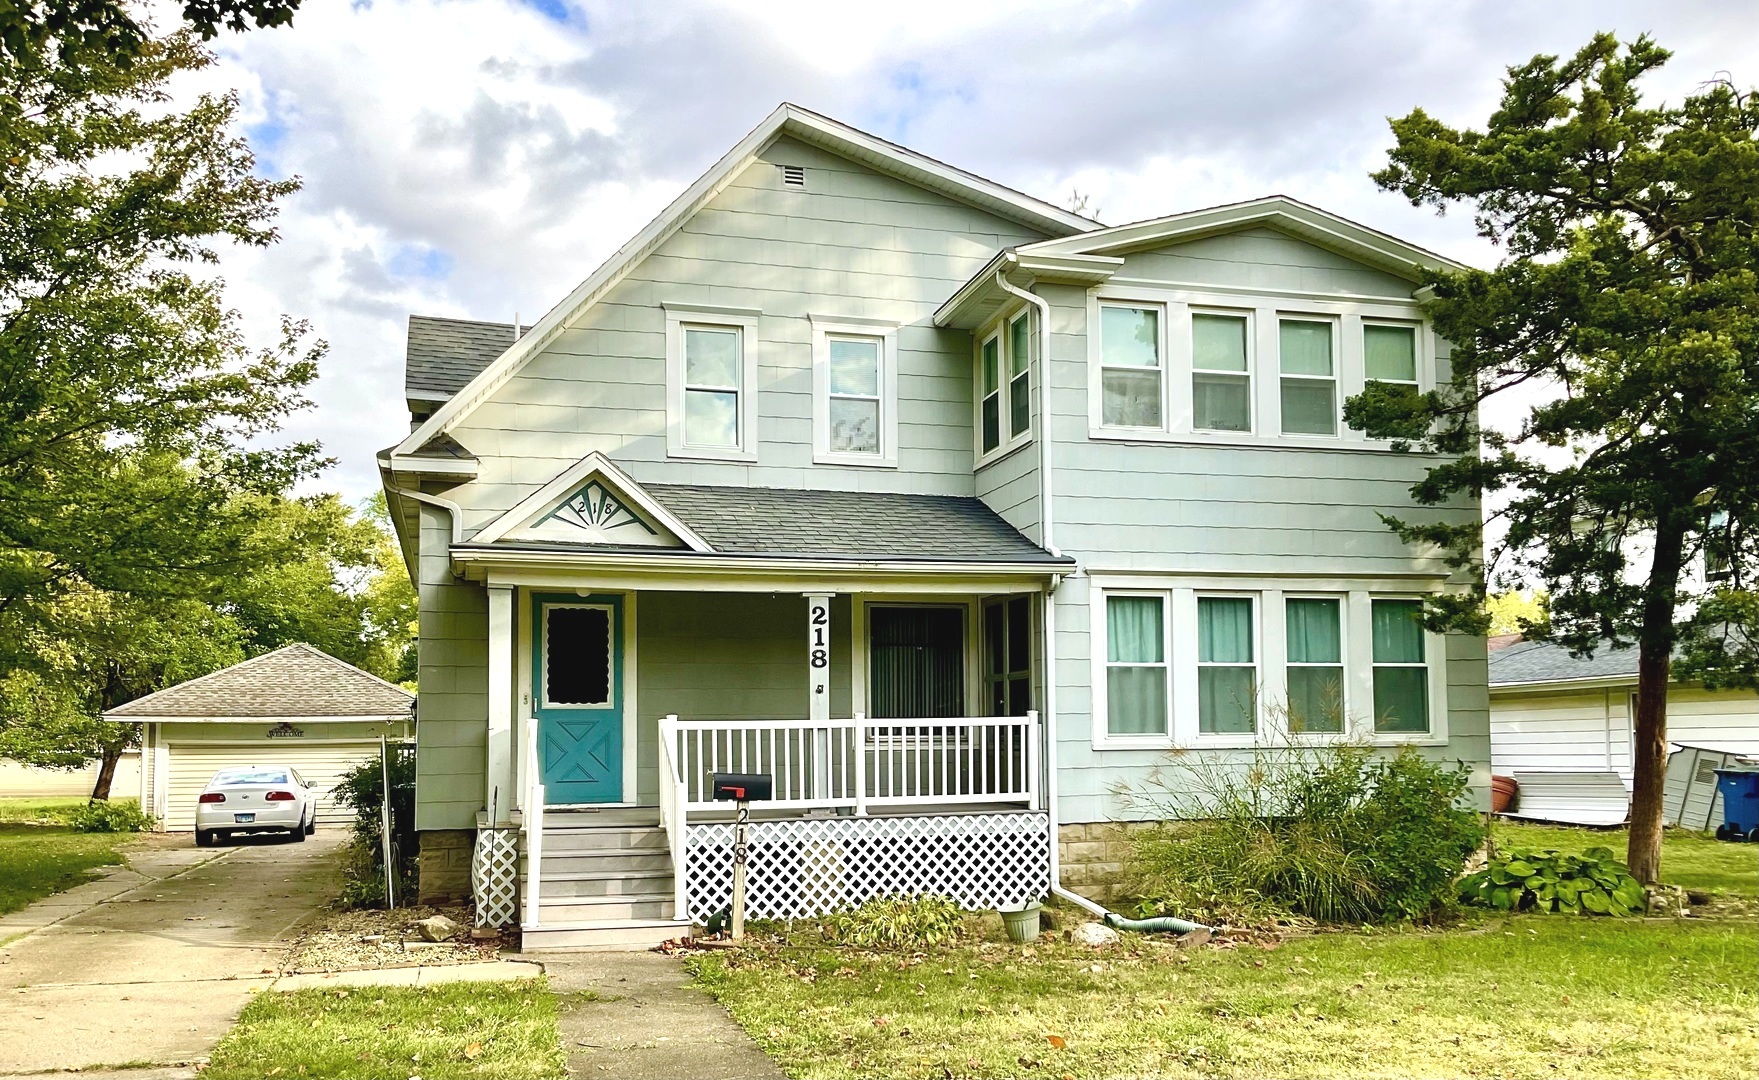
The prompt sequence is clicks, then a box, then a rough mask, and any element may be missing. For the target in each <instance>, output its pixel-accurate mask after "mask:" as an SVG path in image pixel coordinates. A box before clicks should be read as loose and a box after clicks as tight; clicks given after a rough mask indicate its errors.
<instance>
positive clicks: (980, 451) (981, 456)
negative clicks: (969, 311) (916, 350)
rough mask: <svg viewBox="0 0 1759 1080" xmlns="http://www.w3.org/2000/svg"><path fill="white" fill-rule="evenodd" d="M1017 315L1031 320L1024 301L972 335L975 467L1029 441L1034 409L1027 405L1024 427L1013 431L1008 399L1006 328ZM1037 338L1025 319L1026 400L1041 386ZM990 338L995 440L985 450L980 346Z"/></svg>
mask: <svg viewBox="0 0 1759 1080" xmlns="http://www.w3.org/2000/svg"><path fill="white" fill-rule="evenodd" d="M1016 318H1021V319H1027V320H1030V319H1031V318H1032V313H1031V311H1030V309H1028V308H1027V307H1026V306H1025V305H1024V304H1017V305H1015V306H1014V307H1011V308H1004V309H1003V310H1002V312H1001V313H1000V314H998V315H996V316H995V317H994V318H992V319H991V320H990V321H989V322H987V323H985V324H984V325H983V326H982V327H980V328H979V330H978V332H977V333H976V334H975V335H973V340H974V342H975V344H976V348H975V349H974V350H973V352H972V368H971V373H972V375H971V398H972V410H971V448H972V453H973V454H974V455H975V458H974V460H975V462H976V467H978V468H982V467H983V466H985V465H993V464H994V463H996V462H997V461H1000V460H1001V459H1002V458H1005V457H1007V456H1008V455H1009V454H1012V453H1013V452H1014V451H1016V450H1018V449H1020V448H1021V447H1022V446H1025V445H1026V444H1027V443H1029V442H1031V441H1032V426H1033V424H1032V417H1033V414H1034V412H1035V411H1036V410H1035V409H1034V408H1033V407H1032V405H1030V404H1029V405H1028V406H1027V409H1026V427H1025V428H1024V429H1022V430H1020V431H1015V430H1013V416H1014V414H1013V409H1012V408H1011V407H1010V406H1011V398H1010V396H1009V395H1010V393H1011V392H1012V388H1013V382H1014V376H1013V374H1012V371H1013V367H1012V364H1013V356H1012V354H1011V352H1010V349H1011V348H1012V344H1011V342H1010V340H1009V334H1008V331H1009V329H1010V328H1011V327H1012V326H1013V323H1014V320H1015V319H1016ZM1037 340H1038V335H1037V334H1036V333H1034V332H1033V326H1032V323H1031V322H1030V321H1028V322H1027V324H1026V348H1027V349H1028V350H1029V354H1028V355H1029V358H1028V360H1027V361H1026V373H1025V374H1026V379H1027V383H1026V385H1027V387H1028V391H1027V393H1028V400H1029V401H1030V400H1031V397H1032V392H1033V389H1035V388H1036V387H1037V386H1039V385H1042V381H1041V379H1040V378H1039V375H1038V371H1039V364H1038V359H1039V358H1038V357H1037V356H1036V355H1033V354H1036V352H1037ZM991 341H994V342H995V343H996V395H997V397H996V434H997V442H996V446H995V449H993V450H985V449H984V448H983V402H984V399H985V398H987V397H988V396H989V395H988V394H986V393H984V392H983V347H984V346H985V345H987V344H989V343H990V342H991Z"/></svg>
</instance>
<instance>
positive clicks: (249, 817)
mask: <svg viewBox="0 0 1759 1080" xmlns="http://www.w3.org/2000/svg"><path fill="white" fill-rule="evenodd" d="M256 819H257V816H256V815H255V814H233V815H232V821H233V824H236V825H249V824H250V823H251V822H253V821H255V820H256Z"/></svg>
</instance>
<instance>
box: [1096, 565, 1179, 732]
mask: <svg viewBox="0 0 1759 1080" xmlns="http://www.w3.org/2000/svg"><path fill="white" fill-rule="evenodd" d="M1105 622H1106V668H1105V701H1106V730H1107V732H1109V733H1110V734H1112V735H1119V736H1131V735H1162V736H1164V735H1166V734H1167V653H1166V598H1165V597H1163V596H1133V595H1118V594H1114V595H1108V596H1107V597H1106V608H1105Z"/></svg>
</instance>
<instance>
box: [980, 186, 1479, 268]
mask: <svg viewBox="0 0 1759 1080" xmlns="http://www.w3.org/2000/svg"><path fill="white" fill-rule="evenodd" d="M1253 225H1268V226H1270V227H1272V228H1276V229H1280V230H1281V231H1283V232H1286V233H1289V234H1291V235H1293V236H1297V237H1300V238H1301V239H1303V240H1307V241H1310V242H1311V243H1314V244H1317V245H1319V246H1320V247H1324V248H1329V249H1330V250H1332V251H1336V252H1338V253H1339V254H1342V255H1347V256H1349V257H1350V258H1352V259H1356V260H1357V261H1359V262H1363V263H1366V264H1368V265H1369V266H1373V267H1375V268H1376V269H1380V270H1384V271H1386V272H1388V273H1390V274H1393V275H1395V276H1398V277H1402V278H1406V279H1408V280H1411V281H1417V280H1420V279H1421V276H1422V271H1423V270H1466V269H1470V268H1469V267H1467V266H1466V265H1465V264H1464V263H1459V262H1455V261H1454V260H1452V259H1450V258H1448V257H1446V256H1445V255H1438V254H1436V253H1435V252H1433V251H1430V250H1428V249H1427V248H1421V247H1418V246H1417V245H1416V244H1413V243H1410V242H1408V241H1405V240H1400V239H1399V238H1398V237H1396V236H1393V235H1391V234H1389V233H1383V232H1381V231H1380V230H1378V229H1371V228H1369V227H1368V226H1366V225H1363V224H1360V223H1359V222H1355V221H1351V220H1350V219H1349V218H1346V217H1340V216H1338V215H1337V214H1334V213H1331V212H1330V211H1328V210H1321V209H1320V208H1319V207H1317V206H1309V205H1308V204H1307V203H1304V202H1300V201H1299V200H1296V199H1291V198H1289V197H1288V196H1287V195H1268V196H1265V197H1264V198H1261V199H1250V200H1247V201H1245V202H1237V203H1226V204H1224V205H1221V206H1210V207H1205V208H1204V209H1201V210H1188V211H1185V212H1184V213H1181V214H1168V215H1167V216H1166V217H1158V218H1150V219H1149V220H1147V221H1136V222H1132V223H1130V224H1128V225H1113V226H1109V227H1105V228H1099V229H1093V230H1091V231H1089V232H1085V233H1082V234H1080V235H1078V236H1068V237H1061V238H1057V239H1053V240H1041V241H1039V242H1038V243H1035V244H1022V245H1020V247H1018V248H1017V249H1015V250H1016V251H1018V253H1019V254H1020V256H1021V257H1022V258H1031V257H1033V256H1051V255H1064V256H1067V255H1116V254H1121V253H1123V252H1127V251H1133V250H1138V249H1141V248H1145V247H1154V246H1158V245H1161V244H1166V243H1175V242H1179V241H1186V240H1195V239H1198V238H1199V237H1203V236H1210V235H1214V234H1217V233H1224V232H1236V231H1238V230H1240V229H1244V228H1249V227H1251V226H1253Z"/></svg>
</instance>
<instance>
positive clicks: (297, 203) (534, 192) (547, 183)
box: [186, 0, 1759, 498]
mask: <svg viewBox="0 0 1759 1080" xmlns="http://www.w3.org/2000/svg"><path fill="white" fill-rule="evenodd" d="M545 11H551V12H557V13H563V12H565V13H566V18H565V19H562V20H557V19H553V18H550V17H549V16H548V15H546V14H545ZM1599 29H1612V30H1616V31H1618V32H1619V33H1620V34H1621V36H1634V35H1635V34H1636V33H1639V32H1642V31H1645V30H1647V31H1650V32H1652V33H1654V34H1655V36H1657V38H1658V39H1659V40H1660V41H1661V42H1662V44H1664V45H1666V46H1668V47H1670V48H1673V49H1674V50H1675V51H1676V54H1677V55H1676V59H1675V60H1674V62H1673V64H1671V65H1670V66H1669V68H1668V69H1667V70H1665V71H1664V72H1662V73H1661V74H1660V75H1659V76H1658V77H1657V78H1656V79H1655V80H1653V86H1654V87H1655V89H1656V92H1657V93H1659V94H1662V95H1664V96H1666V97H1669V98H1672V99H1673V100H1678V98H1679V96H1680V95H1681V94H1683V93H1685V92H1686V91H1688V90H1689V89H1690V88H1691V87H1693V86H1694V85H1695V84H1697V83H1698V82H1699V81H1701V80H1703V79H1704V78H1707V77H1709V76H1710V75H1712V74H1713V73H1715V72H1717V71H1718V70H1725V71H1726V70H1733V71H1734V72H1735V74H1736V76H1737V77H1738V78H1739V79H1744V80H1745V81H1747V82H1749V83H1751V82H1755V81H1759V71H1754V70H1750V67H1751V58H1752V57H1754V56H1755V55H1759V48H1755V46H1756V45H1759V7H1755V6H1753V5H1736V4H1726V3H1713V2H1679V3H1673V4H1670V5H1667V6H1666V7H1665V8H1657V7H1656V6H1654V5H1648V4H1640V3H1636V2H1635V0H1628V2H1627V0H1600V2H1582V0H1567V2H1556V3H1550V4H1547V5H1544V6H1539V5H1509V4H1503V3H1494V2H1478V3H1471V2H1459V3H1452V4H1439V3H1437V4H1408V3H1394V2H1392V0H1340V2H1336V3H1332V4H1326V5H1316V4H1307V3H1297V2H1293V0H1283V2H1278V0H1259V2H1256V3H1242V4H1234V5H1219V4H1209V3H1172V4H1165V3H1127V2H1118V0H1087V2H1075V3H1051V2H1044V0H1013V2H1001V0H981V2H971V3H947V2H946V0H890V2H888V3H886V4H881V5H861V6H860V7H855V6H851V5H837V4H823V3H817V2H810V0H783V2H778V3H773V4H767V5H752V4H740V3H733V2H731V0H723V2H715V0H701V2H693V3H665V4H640V5H632V4H627V3H621V2H616V0H586V2H578V0H533V2H532V3H530V4H526V3H516V2H513V0H377V2H373V3H359V4H352V3H347V2H344V0H307V2H306V5H305V7H304V8H303V9H302V10H301V11H300V12H299V14H298V16H297V17H296V19H295V23H294V26H293V27H292V28H290V29H278V30H267V31H262V30H259V31H253V32H251V33H248V34H244V35H237V36H227V37H225V38H223V39H221V40H220V41H219V42H218V43H217V44H218V46H219V48H220V51H221V62H220V63H219V64H218V65H216V66H215V67H214V68H213V69H211V70H210V71H207V72H203V73H200V74H198V75H197V76H194V77H192V78H191V79H189V80H188V85H187V87H186V90H188V91H189V92H193V91H194V90H195V89H197V88H204V89H214V88H219V87H236V88H237V89H238V90H239V91H240V94H241V98H242V102H243V111H244V119H245V121H246V123H247V124H248V125H249V130H250V132H251V136H252V140H253V144H254V145H256V146H257V147H258V151H259V156H260V157H261V159H262V161H263V163H264V168H265V169H266V170H268V171H270V172H272V173H274V174H275V175H289V174H298V175H299V176H301V177H303V178H304V180H305V185H306V186H305V189H304V190H303V191H302V192H300V193H299V194H298V195H297V196H295V197H293V198H292V199H291V200H289V202H288V203H287V206H286V209H285V211H284V213H283V215H282V218H281V223H280V224H281V232H282V235H283V240H282V242H281V243H280V244H279V245H277V246H276V247H274V248H272V249H269V250H267V251H255V250H253V251H242V252H234V253H230V254H229V255H228V257H227V260H226V266H225V272H226V275H227V277H228V280H229V281H230V283H231V286H232V289H231V294H230V296H231V300H232V302H233V304H234V305H235V306H237V307H239V308H240V309H241V310H243V311H244V312H245V313H246V315H247V318H248V321H249V324H250V325H251V326H252V327H253V328H256V330H257V331H258V332H259V333H260V334H262V335H263V336H264V337H265V339H266V337H267V334H268V331H269V329H270V328H271V327H273V325H274V323H275V320H276V319H277V318H278V317H279V316H280V315H281V314H282V313H284V312H285V313H289V314H292V315H295V316H299V317H305V318H308V319H310V320H311V321H312V322H313V323H314V325H315V326H316V328H317V331H318V333H319V334H321V335H322V336H323V337H325V338H327V339H328V340H329V341H330V343H331V346H332V352H331V355H330V359H329V361H328V362H327V364H326V365H325V368H324V373H323V376H322V378H321V380H320V382H319V384H318V386H317V388H316V390H315V397H316V399H317V401H318V408H317V409H316V410H314V411H312V412H310V413H308V414H306V415H304V416H302V417H300V418H299V419H298V420H297V421H296V422H295V423H294V424H292V425H291V426H290V434H292V435H295V436H298V437H302V438H303V437H312V436H315V437H318V438H321V439H322V440H323V441H324V443H325V444H326V446H327V448H328V450H329V452H330V453H331V454H333V455H335V456H336V457H337V458H338V460H339V464H338V467H337V468H336V469H335V470H334V471H333V472H331V473H330V474H328V475H327V476H326V477H325V478H324V480H323V481H322V483H323V485H324V486H328V487H340V488H341V489H342V490H343V491H344V492H345V493H346V494H347V495H348V496H349V497H350V498H359V497H362V496H364V495H366V494H368V493H369V492H370V491H372V490H373V489H374V488H375V487H376V486H377V475H376V471H375V469H374V465H373V453H374V451H375V450H377V449H378V448H380V447H383V446H386V445H389V444H390V443H392V442H394V441H396V440H397V439H398V438H399V437H400V436H401V435H402V434H403V433H404V432H405V431H406V430H407V426H406V420H407V417H406V413H405V410H404V407H403V403H402V393H401V387H402V356H403V336H404V325H405V320H406V318H407V316H408V315H409V314H410V313H412V312H416V313H425V314H452V315H464V316H471V317H478V318H493V319H503V320H507V319H511V318H512V317H513V315H514V313H515V311H518V312H519V313H521V315H522V316H523V318H524V319H525V321H527V322H530V321H532V320H534V319H535V318H536V317H537V316H538V315H539V314H541V312H542V310H544V309H546V308H548V307H549V306H550V305H552V304H554V303H555V302H557V301H558V300H560V299H561V297H562V296H563V295H565V294H566V293H567V292H568V290H569V289H571V288H572V287H573V286H574V285H575V284H577V283H578V282H579V281H580V279H582V278H583V277H585V276H586V275H587V274H588V273H589V272H591V270H592V268H593V267H594V266H596V265H597V264H598V263H599V262H600V261H602V260H603V259H604V258H605V257H606V256H608V255H609V254H610V253H611V252H612V251H614V250H615V249H616V248H617V247H618V246H619V245H620V244H622V243H623V242H624V241H625V240H627V239H628V238H629V237H630V236H632V235H633V234H634V233H635V232H636V231H638V230H639V229H640V228H641V226H642V225H643V224H644V223H645V222H646V221H647V220H648V219H649V218H650V217H651V216H652V215H653V214H655V213H657V212H658V211H659V209H660V208H661V207H663V206H664V205H665V204H666V203H667V202H668V201H670V200H671V198H672V197H673V196H674V195H676V194H677V192H678V191H680V190H681V189H682V188H683V187H684V186H685V185H687V184H688V183H689V182H690V181H691V180H692V179H693V178H694V177H695V176H696V175H697V174H699V173H700V172H701V171H702V170H703V169H705V168H707V167H708V166H709V165H710V164H711V163H713V162H714V160H715V159H716V158H718V157H719V156H720V155H721V154H722V153H724V152H725V151H726V150H727V148H728V147H730V146H731V145H732V144H733V143H734V142H736V141H737V140H738V139H739V138H740V137H741V136H742V135H744V133H745V132H746V131H748V130H749V129H750V128H751V127H752V126H753V125H755V124H756V123H757V122H758V121H759V120H760V119H761V118H762V117H763V116H764V115H765V114H766V113H767V112H769V110H770V109H772V108H774V107H775V105H776V103H777V102H779V101H781V100H793V101H797V102H799V103H800V104H803V105H806V106H808V107H811V108H815V109H818V110H820V111H823V112H826V113H828V114H830V115H832V116H836V117H838V118H839V119H842V120H845V121H848V122H850V123H853V124H855V125H857V126H860V127H865V128H868V129H869V130H872V131H875V132H876V133H877V134H880V135H883V136H886V137H888V138H894V139H898V140H900V141H904V142H907V143H908V144H910V145H911V146H913V147H915V148H916V149H919V150H921V151H923V152H924V153H928V154H931V155H934V156H936V157H939V158H942V159H943V160H946V161H949V162H951V163H953V164H956V165H959V166H961V167H964V168H968V169H971V170H973V171H975V172H979V173H982V174H984V175H987V176H991V177H992V178H994V179H996V180H998V181H1001V182H1003V183H1006V184H1009V185H1011V186H1014V187H1018V188H1021V189H1022V190H1026V191H1030V192H1032V193H1034V194H1037V195H1039V196H1041V197H1044V198H1049V199H1052V200H1054V201H1061V200H1062V199H1063V198H1064V197H1066V195H1067V193H1068V192H1069V190H1070V189H1071V188H1079V189H1080V190H1081V191H1083V192H1086V193H1088V194H1089V195H1090V196H1092V198H1093V199H1094V201H1095V203H1097V205H1098V206H1099V207H1100V208H1101V211H1102V213H1103V216H1104V218H1105V219H1106V220H1108V221H1127V220H1133V219H1139V218H1144V217H1151V216H1157V215H1160V214H1165V213H1170V212H1174V211H1178V210H1185V209H1192V208H1195V207H1199V206H1206V205H1213V204H1215V203H1221V202H1229V201H1233V200H1237V199H1240V198H1246V197H1251V196H1255V195H1261V194H1266V193H1270V192H1281V193H1284V194H1288V195H1291V196H1294V197H1296V198H1300V199H1303V200H1305V201H1308V202H1312V203H1316V204H1318V205H1321V206H1324V207H1326V208H1327V209H1330V210H1334V211H1336V212H1339V213H1342V214H1345V215H1347V216H1350V217H1354V218H1356V219H1358V220H1361V221H1363V222H1364V223H1366V224H1370V225H1373V226H1376V227H1378V228H1382V229H1386V230H1388V231H1392V232H1395V233H1398V234H1399V235H1401V236H1404V237H1406V238H1408V239H1410V240H1412V241H1413V242H1416V243H1419V244H1423V245H1425V246H1428V247H1431V248H1434V249H1436V250H1440V251H1443V252H1445V253H1447V254H1450V255H1454V256H1456V257H1461V258H1466V259H1470V260H1474V261H1488V260H1489V259H1492V258H1494V252H1493V251H1491V250H1490V249H1489V248H1488V246H1487V245H1485V244H1484V243H1483V242H1482V241H1481V240H1479V239H1478V238H1477V237H1475V236H1474V235H1473V234H1472V230H1471V225H1470V221H1469V220H1467V218H1466V217H1465V216H1463V215H1454V216H1449V217H1446V218H1438V217H1436V216H1435V215H1433V214H1431V213H1429V212H1427V211H1418V210H1415V209H1413V208H1411V207H1409V206H1407V205H1405V204H1404V202H1403V201H1402V200H1401V199H1399V198H1398V197H1397V196H1394V195H1391V194H1387V193H1382V192H1379V191H1377V190H1375V188H1374V187H1373V185H1372V183H1370V182H1369V180H1368V179H1367V173H1368V172H1369V171H1370V170H1371V169H1373V168H1375V167H1376V166H1377V165H1378V164H1379V163H1380V161H1381V160H1382V157H1383V154H1384V151H1385V148H1386V146H1387V144H1388V142H1389V141H1390V139H1389V136H1388V134H1387V130H1386V123H1385V118H1386V117H1387V116H1389V115H1399V114H1402V113H1404V112H1407V111H1409V110H1410V109H1412V108H1414V107H1417V106H1419V105H1421V106H1422V107H1424V108H1425V109H1427V110H1429V111H1430V112H1432V113H1435V114H1436V115H1439V116H1441V117H1442V118H1444V119H1447V120H1449V121H1451V122H1456V123H1472V122H1480V121H1482V119H1483V117H1484V116H1485V115H1486V113H1487V112H1488V109H1489V108H1490V107H1491V105H1492V104H1493V103H1494V101H1495V98H1496V94H1497V89H1498V87H1497V80H1498V79H1499V78H1500V76H1501V74H1502V72H1503V69H1504V68H1505V67H1507V66H1508V65H1510V64H1514V63H1518V62H1521V61H1523V60H1525V59H1527V58H1528V57H1530V56H1532V55H1533V54H1534V53H1536V52H1541V51H1549V52H1568V51H1570V50H1573V49H1574V48H1576V47H1579V46H1580V45H1581V44H1582V43H1583V42H1585V41H1586V40H1587V38H1588V36H1589V35H1590V34H1591V33H1593V32H1594V31H1595V30H1599ZM1743 65H1745V67H1743Z"/></svg>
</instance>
